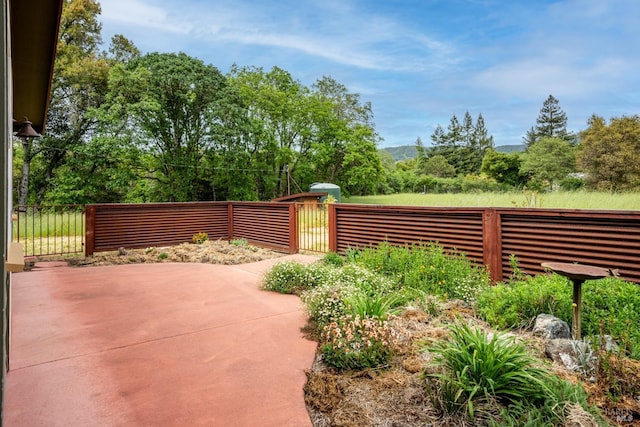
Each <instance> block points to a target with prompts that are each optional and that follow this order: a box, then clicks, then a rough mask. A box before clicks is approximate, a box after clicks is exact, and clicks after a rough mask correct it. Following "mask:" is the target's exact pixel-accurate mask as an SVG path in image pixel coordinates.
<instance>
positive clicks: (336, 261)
mask: <svg viewBox="0 0 640 427" xmlns="http://www.w3.org/2000/svg"><path fill="white" fill-rule="evenodd" d="M322 262H324V263H325V264H329V265H333V266H335V267H342V266H343V265H344V263H345V259H344V257H343V256H341V255H339V254H337V253H335V252H328V253H327V254H326V255H325V256H324V257H323V258H322Z"/></svg>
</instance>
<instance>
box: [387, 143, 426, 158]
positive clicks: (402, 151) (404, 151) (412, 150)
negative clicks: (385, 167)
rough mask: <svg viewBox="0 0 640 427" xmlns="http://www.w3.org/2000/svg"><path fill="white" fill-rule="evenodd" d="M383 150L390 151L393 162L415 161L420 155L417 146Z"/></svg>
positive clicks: (402, 146)
mask: <svg viewBox="0 0 640 427" xmlns="http://www.w3.org/2000/svg"><path fill="white" fill-rule="evenodd" d="M383 150H385V151H388V152H389V153H391V155H392V156H393V160H395V161H396V162H397V161H398V160H407V159H413V158H415V157H416V156H417V155H418V151H417V150H416V146H415V145H401V146H399V147H385V148H383Z"/></svg>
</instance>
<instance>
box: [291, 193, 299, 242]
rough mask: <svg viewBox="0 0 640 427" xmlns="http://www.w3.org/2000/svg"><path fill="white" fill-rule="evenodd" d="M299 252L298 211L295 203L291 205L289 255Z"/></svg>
mask: <svg viewBox="0 0 640 427" xmlns="http://www.w3.org/2000/svg"><path fill="white" fill-rule="evenodd" d="M298 251H299V247H298V209H296V204H295V203H289V253H292V254H297V253H298Z"/></svg>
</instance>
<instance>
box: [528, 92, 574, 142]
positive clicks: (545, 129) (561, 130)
mask: <svg viewBox="0 0 640 427" xmlns="http://www.w3.org/2000/svg"><path fill="white" fill-rule="evenodd" d="M542 138H559V139H562V140H564V141H568V142H572V141H573V140H574V135H572V134H570V133H569V132H567V114H566V113H565V112H564V111H563V110H562V108H560V102H559V101H558V100H557V99H556V98H555V97H554V96H553V95H549V97H548V98H547V99H546V100H545V101H544V103H543V104H542V108H541V109H540V113H539V114H538V118H537V119H536V126H535V128H533V127H532V128H531V130H529V131H528V132H527V135H526V137H525V138H524V142H525V143H526V144H527V146H528V147H531V146H532V145H534V143H537V142H538V141H539V140H540V139H542Z"/></svg>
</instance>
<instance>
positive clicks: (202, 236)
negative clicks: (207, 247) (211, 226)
mask: <svg viewBox="0 0 640 427" xmlns="http://www.w3.org/2000/svg"><path fill="white" fill-rule="evenodd" d="M207 240H209V235H208V234H207V233H205V232H204V231H201V232H199V233H196V234H194V235H193V237H191V241H192V242H193V243H195V244H197V245H199V244H201V243H204V242H206V241H207Z"/></svg>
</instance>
